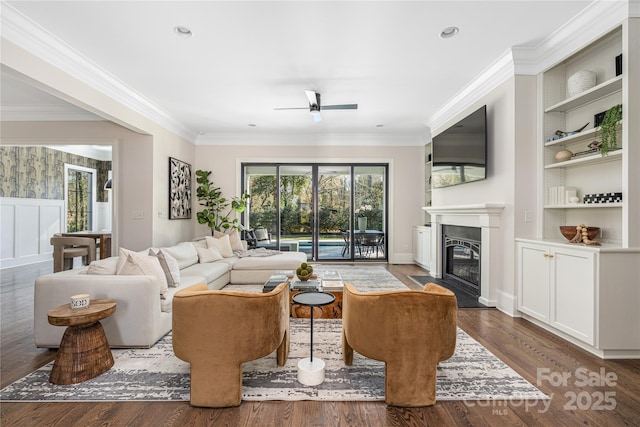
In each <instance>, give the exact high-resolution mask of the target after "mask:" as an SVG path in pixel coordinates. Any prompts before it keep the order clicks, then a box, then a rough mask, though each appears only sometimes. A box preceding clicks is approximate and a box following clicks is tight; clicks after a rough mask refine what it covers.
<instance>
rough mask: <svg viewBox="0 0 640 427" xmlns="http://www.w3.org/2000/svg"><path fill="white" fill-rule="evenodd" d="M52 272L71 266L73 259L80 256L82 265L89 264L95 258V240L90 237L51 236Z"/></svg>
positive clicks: (70, 267)
mask: <svg viewBox="0 0 640 427" xmlns="http://www.w3.org/2000/svg"><path fill="white" fill-rule="evenodd" d="M50 243H51V244H52V245H53V272H54V273H57V272H59V271H63V270H70V269H72V268H73V259H74V258H75V257H79V256H81V257H82V263H83V264H84V265H89V264H91V262H92V261H95V259H96V241H95V240H94V239H93V238H91V237H67V236H53V237H52V238H51V240H50Z"/></svg>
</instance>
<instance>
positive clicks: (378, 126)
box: [376, 125, 384, 128]
mask: <svg viewBox="0 0 640 427" xmlns="http://www.w3.org/2000/svg"><path fill="white" fill-rule="evenodd" d="M376 127H377V128H381V127H384V125H376Z"/></svg>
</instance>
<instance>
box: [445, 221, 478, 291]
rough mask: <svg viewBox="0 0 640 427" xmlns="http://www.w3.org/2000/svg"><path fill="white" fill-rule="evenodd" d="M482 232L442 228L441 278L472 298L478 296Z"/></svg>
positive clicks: (449, 227)
mask: <svg viewBox="0 0 640 427" xmlns="http://www.w3.org/2000/svg"><path fill="white" fill-rule="evenodd" d="M481 240H482V230H481V229H480V228H477V227H464V226H459V225H443V226H442V254H443V256H442V263H443V265H442V273H443V274H442V277H443V279H444V280H446V281H448V282H451V283H453V284H455V285H458V287H460V288H462V289H463V290H464V291H466V292H467V293H469V294H471V295H473V296H480V281H481V275H480V265H481V263H480V256H481V253H482V251H481Z"/></svg>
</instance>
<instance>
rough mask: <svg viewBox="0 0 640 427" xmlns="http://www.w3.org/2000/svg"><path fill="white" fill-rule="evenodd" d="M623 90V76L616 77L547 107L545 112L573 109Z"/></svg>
mask: <svg viewBox="0 0 640 427" xmlns="http://www.w3.org/2000/svg"><path fill="white" fill-rule="evenodd" d="M621 90H622V76H621V75H620V76H617V77H614V78H613V79H611V80H607V81H606V82H604V83H600V84H599V85H597V86H594V87H592V88H591V89H587V90H585V91H584V92H582V93H579V94H578V95H574V96H572V97H571V98H567V99H565V100H564V101H561V102H558V103H557V104H555V105H552V106H551V107H547V108H546V109H545V110H544V112H545V113H555V112H564V111H569V110H572V109H574V108H576V107H580V106H582V105H585V104H588V103H589V102H592V101H595V100H596V99H600V98H602V97H603V96H607V95H610V94H612V93H615V92H618V91H621Z"/></svg>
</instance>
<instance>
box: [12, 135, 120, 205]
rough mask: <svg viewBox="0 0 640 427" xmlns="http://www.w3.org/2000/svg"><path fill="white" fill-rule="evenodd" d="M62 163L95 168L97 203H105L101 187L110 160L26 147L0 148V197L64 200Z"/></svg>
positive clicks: (105, 178) (105, 177) (105, 197)
mask: <svg viewBox="0 0 640 427" xmlns="http://www.w3.org/2000/svg"><path fill="white" fill-rule="evenodd" d="M65 163H68V164H72V165H75V166H83V167H86V168H92V169H96V170H97V175H98V177H97V180H98V181H97V187H98V191H97V193H98V194H97V195H96V200H97V201H98V202H106V201H107V192H106V191H105V190H103V187H104V184H105V182H107V177H108V174H107V172H108V171H109V170H111V162H110V161H101V160H95V159H90V158H88V157H83V156H78V155H76V154H70V153H65V152H63V151H59V150H53V149H51V148H47V147H28V146H0V197H17V198H26V199H58V200H63V199H64V195H63V193H64V165H65Z"/></svg>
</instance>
